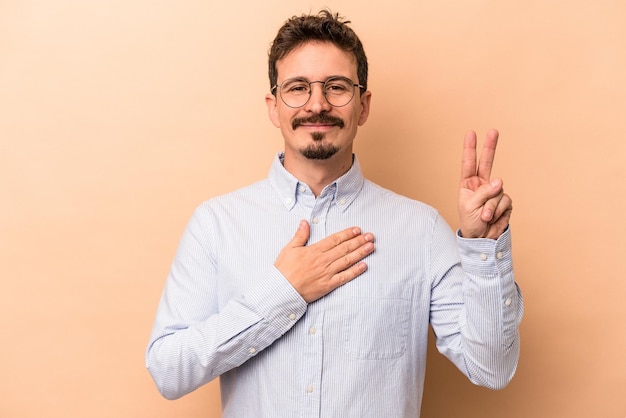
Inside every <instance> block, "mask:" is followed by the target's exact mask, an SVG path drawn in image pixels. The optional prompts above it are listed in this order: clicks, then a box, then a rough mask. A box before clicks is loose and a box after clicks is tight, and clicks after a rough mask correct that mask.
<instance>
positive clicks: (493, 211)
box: [459, 129, 513, 239]
mask: <svg viewBox="0 0 626 418" xmlns="http://www.w3.org/2000/svg"><path fill="white" fill-rule="evenodd" d="M476 142H477V141H476V133H475V132H474V131H468V132H467V134H465V142H464V144H463V161H462V164H461V184H460V187H459V218H460V229H461V235H462V236H463V237H465V238H491V239H497V238H498V237H499V236H500V235H501V234H502V233H503V232H504V230H505V229H506V227H507V226H508V224H509V219H510V218H511V212H512V210H513V206H512V204H513V202H512V200H511V198H510V197H509V196H508V195H507V194H505V193H504V189H503V187H502V186H503V183H502V179H498V178H494V179H491V178H490V177H491V168H492V167H493V160H494V157H495V154H496V146H497V145H498V131H496V130H495V129H492V130H490V131H489V132H487V138H486V140H485V144H484V145H483V150H482V152H481V155H480V160H478V161H477V160H476Z"/></svg>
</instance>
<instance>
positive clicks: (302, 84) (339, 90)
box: [271, 77, 364, 108]
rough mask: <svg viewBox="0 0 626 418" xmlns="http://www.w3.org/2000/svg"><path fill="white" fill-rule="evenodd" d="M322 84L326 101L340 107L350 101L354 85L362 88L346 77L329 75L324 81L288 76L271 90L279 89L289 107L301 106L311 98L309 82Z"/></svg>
mask: <svg viewBox="0 0 626 418" xmlns="http://www.w3.org/2000/svg"><path fill="white" fill-rule="evenodd" d="M315 83H320V84H322V92H323V93H324V97H325V98H326V101H327V102H328V103H330V105H331V106H334V107H342V106H345V105H347V104H348V103H350V100H352V98H353V97H354V91H355V89H356V87H359V88H361V89H362V88H364V87H363V86H362V85H360V84H355V83H354V81H352V80H350V79H349V78H347V77H330V78H329V79H328V80H326V81H306V80H304V79H302V78H290V79H287V80H285V81H283V82H282V84H276V85H275V86H274V87H272V90H271V92H272V93H274V91H275V90H279V94H280V98H281V99H282V101H283V102H284V103H285V104H286V105H287V106H289V107H294V108H297V107H302V106H304V105H305V104H307V102H308V101H309V99H310V98H311V91H312V87H311V84H315Z"/></svg>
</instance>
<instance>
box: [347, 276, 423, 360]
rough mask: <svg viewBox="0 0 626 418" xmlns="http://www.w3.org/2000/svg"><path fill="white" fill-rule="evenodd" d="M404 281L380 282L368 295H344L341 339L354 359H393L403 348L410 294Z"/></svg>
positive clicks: (406, 330) (407, 329)
mask: <svg viewBox="0 0 626 418" xmlns="http://www.w3.org/2000/svg"><path fill="white" fill-rule="evenodd" d="M407 287H409V286H408V285H407V283H406V282H387V283H381V284H379V285H378V286H376V287H375V289H372V290H373V292H372V293H371V294H370V295H367V296H361V295H359V296H353V297H349V298H347V299H346V306H345V307H344V308H345V309H344V313H345V316H344V317H343V327H342V331H343V342H344V347H345V350H346V353H347V354H348V356H350V357H352V358H355V359H368V360H377V359H392V358H397V357H400V356H402V355H403V354H404V352H405V351H406V346H407V338H408V332H409V316H410V309H411V297H410V291H409V290H408V289H407Z"/></svg>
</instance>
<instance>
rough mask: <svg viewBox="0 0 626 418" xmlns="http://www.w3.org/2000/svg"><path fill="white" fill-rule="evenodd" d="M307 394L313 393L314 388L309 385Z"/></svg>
mask: <svg viewBox="0 0 626 418" xmlns="http://www.w3.org/2000/svg"><path fill="white" fill-rule="evenodd" d="M306 391H307V393H313V386H311V385H309V386H307V387H306Z"/></svg>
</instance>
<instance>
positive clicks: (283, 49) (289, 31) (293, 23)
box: [268, 10, 367, 94]
mask: <svg viewBox="0 0 626 418" xmlns="http://www.w3.org/2000/svg"><path fill="white" fill-rule="evenodd" d="M349 23H350V21H349V20H344V18H343V17H341V16H340V15H339V14H338V13H337V14H333V13H331V12H330V11H329V10H321V11H320V12H319V13H318V14H317V15H306V14H303V15H302V16H293V17H292V18H290V19H288V20H287V21H286V22H285V23H284V24H283V26H282V27H281V28H280V29H279V30H278V34H277V35H276V37H275V38H274V41H273V42H272V44H271V47H270V50H269V54H268V55H269V81H270V88H272V87H274V86H275V85H276V82H277V80H278V70H277V69H276V63H277V62H278V61H279V60H281V59H282V58H284V57H285V56H286V55H287V54H289V53H290V52H291V51H293V50H294V49H296V48H297V47H299V46H300V45H302V44H304V43H307V42H310V41H321V42H331V43H332V44H334V45H335V46H336V47H337V48H339V49H341V50H342V51H345V52H349V53H352V54H354V57H355V59H356V64H357V75H358V77H359V80H358V82H359V84H361V85H362V86H363V88H362V89H361V90H362V91H365V90H367V57H366V56H365V50H364V49H363V44H362V43H361V40H360V39H359V37H358V36H357V35H356V33H355V32H354V30H352V28H350V27H349V26H348V24H349ZM274 94H276V92H274Z"/></svg>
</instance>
